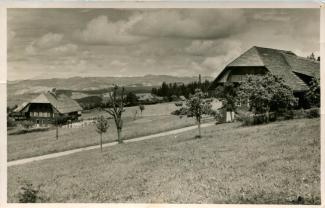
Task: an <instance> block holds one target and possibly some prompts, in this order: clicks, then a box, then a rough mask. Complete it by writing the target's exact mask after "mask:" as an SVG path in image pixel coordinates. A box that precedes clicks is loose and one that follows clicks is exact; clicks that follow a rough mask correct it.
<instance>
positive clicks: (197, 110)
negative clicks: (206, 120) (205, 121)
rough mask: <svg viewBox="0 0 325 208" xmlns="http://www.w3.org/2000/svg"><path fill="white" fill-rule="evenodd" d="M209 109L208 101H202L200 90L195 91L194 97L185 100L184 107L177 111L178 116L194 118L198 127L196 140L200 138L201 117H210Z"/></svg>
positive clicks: (202, 94)
mask: <svg viewBox="0 0 325 208" xmlns="http://www.w3.org/2000/svg"><path fill="white" fill-rule="evenodd" d="M211 107H212V106H211V103H210V101H209V100H206V99H204V93H203V92H202V91H201V90H200V89H196V90H195V93H194V95H190V98H189V99H188V100H186V104H185V106H183V107H181V109H179V110H178V111H177V114H178V115H180V116H182V115H186V116H187V117H194V118H195V120H196V122H197V125H198V131H199V135H198V138H201V121H202V116H203V115H212V114H213V111H212V109H211Z"/></svg>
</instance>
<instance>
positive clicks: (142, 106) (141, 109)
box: [139, 104, 145, 116]
mask: <svg viewBox="0 0 325 208" xmlns="http://www.w3.org/2000/svg"><path fill="white" fill-rule="evenodd" d="M139 109H140V111H141V116H142V111H144V109H145V107H144V105H142V104H140V105H139Z"/></svg>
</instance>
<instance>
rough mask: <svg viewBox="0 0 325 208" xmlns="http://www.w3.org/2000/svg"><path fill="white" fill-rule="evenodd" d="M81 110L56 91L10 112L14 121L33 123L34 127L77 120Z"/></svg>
mask: <svg viewBox="0 0 325 208" xmlns="http://www.w3.org/2000/svg"><path fill="white" fill-rule="evenodd" d="M81 110H82V108H81V107H80V105H79V104H78V103H77V102H76V101H75V100H73V99H71V98H69V97H68V96H66V95H65V94H57V93H56V90H55V89H53V90H52V91H49V92H46V93H42V94H40V95H39V96H38V97H36V98H35V99H33V100H31V101H30V102H25V103H23V104H22V105H20V106H18V107H17V108H16V109H14V111H13V112H12V116H13V117H14V118H15V119H19V120H22V119H26V120H30V121H33V122H34V123H35V124H36V125H48V124H53V123H55V121H56V119H59V118H64V119H66V120H71V121H72V120H78V117H79V116H81Z"/></svg>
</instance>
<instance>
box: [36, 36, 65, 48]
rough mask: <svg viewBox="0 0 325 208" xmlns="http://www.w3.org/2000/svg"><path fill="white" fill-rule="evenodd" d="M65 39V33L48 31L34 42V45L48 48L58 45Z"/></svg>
mask: <svg viewBox="0 0 325 208" xmlns="http://www.w3.org/2000/svg"><path fill="white" fill-rule="evenodd" d="M62 39H63V34H58V33H47V34H45V35H44V36H42V37H41V38H40V39H38V40H36V41H34V42H33V45H34V47H36V48H41V49H47V48H52V47H54V46H57V45H59V44H60V43H61V41H62Z"/></svg>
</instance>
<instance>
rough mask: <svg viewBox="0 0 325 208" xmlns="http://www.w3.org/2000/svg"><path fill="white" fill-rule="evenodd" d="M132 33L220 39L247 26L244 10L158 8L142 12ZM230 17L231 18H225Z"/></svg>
mask: <svg viewBox="0 0 325 208" xmlns="http://www.w3.org/2000/svg"><path fill="white" fill-rule="evenodd" d="M131 18H133V19H134V20H133V21H134V24H133V25H132V27H130V28H129V32H130V33H131V34H135V35H141V36H149V37H176V38H190V39H218V38H223V37H226V36H229V35H231V34H232V33H233V32H234V31H239V30H242V29H244V27H243V25H244V23H245V21H246V18H245V16H244V14H243V12H241V11H240V10H235V11H231V10H217V9H214V10H213V11H212V10H209V9H201V10H186V9H174V10H158V11H157V10H155V11H146V12H142V13H138V14H136V15H134V16H133V17H131ZM225 20H227V21H225Z"/></svg>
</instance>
